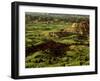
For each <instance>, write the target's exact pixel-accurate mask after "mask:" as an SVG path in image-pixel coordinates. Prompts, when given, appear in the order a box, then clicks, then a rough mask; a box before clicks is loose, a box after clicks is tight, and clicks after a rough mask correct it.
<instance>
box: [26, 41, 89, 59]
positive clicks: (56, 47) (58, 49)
mask: <svg viewBox="0 0 100 81" xmlns="http://www.w3.org/2000/svg"><path fill="white" fill-rule="evenodd" d="M71 45H86V46H89V44H84V43H72V44H63V43H59V42H55V41H53V40H49V41H47V42H45V43H42V44H39V45H36V46H31V47H26V57H27V56H29V55H31V54H33V53H34V52H37V51H45V50H49V51H51V52H53V56H59V55H61V54H62V51H63V53H64V52H65V51H67V50H70V48H69V47H70V46H71Z"/></svg>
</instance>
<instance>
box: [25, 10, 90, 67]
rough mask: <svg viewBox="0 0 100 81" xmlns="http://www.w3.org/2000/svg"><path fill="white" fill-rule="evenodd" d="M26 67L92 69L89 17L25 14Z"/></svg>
mask: <svg viewBox="0 0 100 81" xmlns="http://www.w3.org/2000/svg"><path fill="white" fill-rule="evenodd" d="M25 49H26V54H25V56H26V57H25V67H26V68H41V67H65V66H83V65H89V59H90V58H89V16H88V15H74V14H72V15H70V14H51V13H32V12H26V13H25Z"/></svg>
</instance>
